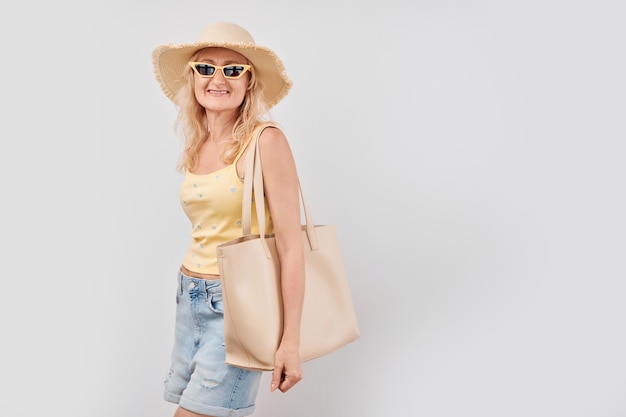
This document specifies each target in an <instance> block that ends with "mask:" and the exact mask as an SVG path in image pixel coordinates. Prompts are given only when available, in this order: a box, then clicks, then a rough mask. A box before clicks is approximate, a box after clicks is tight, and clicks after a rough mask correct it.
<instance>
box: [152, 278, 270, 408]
mask: <svg viewBox="0 0 626 417" xmlns="http://www.w3.org/2000/svg"><path fill="white" fill-rule="evenodd" d="M174 337H175V341H174V348H173V351H172V363H171V366H170V370H169V373H168V374H167V377H166V378H165V382H164V383H165V390H164V398H165V400H166V401H169V402H172V403H175V404H179V405H180V406H181V407H183V408H185V409H187V410H189V411H193V412H195V413H199V414H207V415H210V416H215V417H239V416H246V415H250V414H252V413H253V412H254V402H255V400H256V396H257V393H258V392H259V383H260V381H261V372H259V371H249V370H246V369H241V368H237V367H234V366H231V365H227V364H226V363H225V362H224V360H225V357H226V352H225V346H224V310H223V304H222V287H221V283H220V280H219V279H217V280H204V279H198V278H192V277H188V276H186V275H184V274H183V273H182V272H179V273H178V286H177V293H176V328H175V333H174Z"/></svg>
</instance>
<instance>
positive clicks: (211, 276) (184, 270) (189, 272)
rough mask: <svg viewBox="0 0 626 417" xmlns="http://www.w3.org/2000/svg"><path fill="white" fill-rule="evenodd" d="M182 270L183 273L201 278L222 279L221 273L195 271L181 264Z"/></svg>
mask: <svg viewBox="0 0 626 417" xmlns="http://www.w3.org/2000/svg"><path fill="white" fill-rule="evenodd" d="M180 270H181V272H182V273H183V274H185V275H187V276H188V277H192V278H200V279H220V276H219V275H214V274H201V273H199V272H193V271H190V270H188V269H187V268H185V267H184V266H183V265H181V266H180Z"/></svg>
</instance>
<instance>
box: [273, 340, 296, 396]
mask: <svg viewBox="0 0 626 417" xmlns="http://www.w3.org/2000/svg"><path fill="white" fill-rule="evenodd" d="M301 379H302V367H301V366H300V355H299V354H298V349H297V347H296V346H284V344H283V343H281V345H280V346H279V347H278V350H277V351H276V354H275V355H274V371H273V372H272V386H271V388H270V392H274V391H275V390H276V388H278V389H279V390H280V391H281V392H287V391H288V390H289V389H290V388H291V387H293V386H294V385H296V384H297V383H298V382H299V381H300V380H301Z"/></svg>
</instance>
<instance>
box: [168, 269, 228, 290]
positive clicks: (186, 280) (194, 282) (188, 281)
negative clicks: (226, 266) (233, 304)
mask: <svg viewBox="0 0 626 417" xmlns="http://www.w3.org/2000/svg"><path fill="white" fill-rule="evenodd" d="M185 291H187V292H189V293H192V292H202V293H204V294H206V295H208V294H217V293H221V292H222V282H221V281H220V280H219V279H202V278H195V277H190V276H188V275H185V274H184V273H183V272H182V271H178V292H179V294H183V293H184V292H185Z"/></svg>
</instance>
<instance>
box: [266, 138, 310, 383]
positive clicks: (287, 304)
mask: <svg viewBox="0 0 626 417" xmlns="http://www.w3.org/2000/svg"><path fill="white" fill-rule="evenodd" d="M259 141H260V142H259V147H260V152H261V161H262V165H263V185H264V189H265V197H266V199H267V202H268V205H269V210H270V214H271V217H272V223H273V225H274V234H275V237H276V251H277V252H278V258H279V262H280V271H281V278H280V279H281V288H282V298H283V336H282V339H281V342H280V345H279V347H278V350H277V351H276V355H275V357H274V372H273V374H272V382H271V391H274V390H275V389H277V388H278V389H279V390H280V391H282V392H286V391H287V390H289V389H290V388H291V387H293V386H294V385H295V384H296V383H297V382H298V381H300V380H301V379H302V368H301V365H300V356H299V354H298V349H299V346H300V319H301V316H302V303H303V300H304V249H303V242H302V237H301V233H300V229H301V226H300V225H301V220H300V194H299V185H298V173H297V170H296V164H295V161H294V158H293V155H292V153H291V149H290V147H289V144H288V142H287V138H286V137H285V135H284V134H283V132H282V131H281V130H280V129H277V128H267V129H265V130H264V131H263V133H262V134H261V137H260V138H259Z"/></svg>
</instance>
